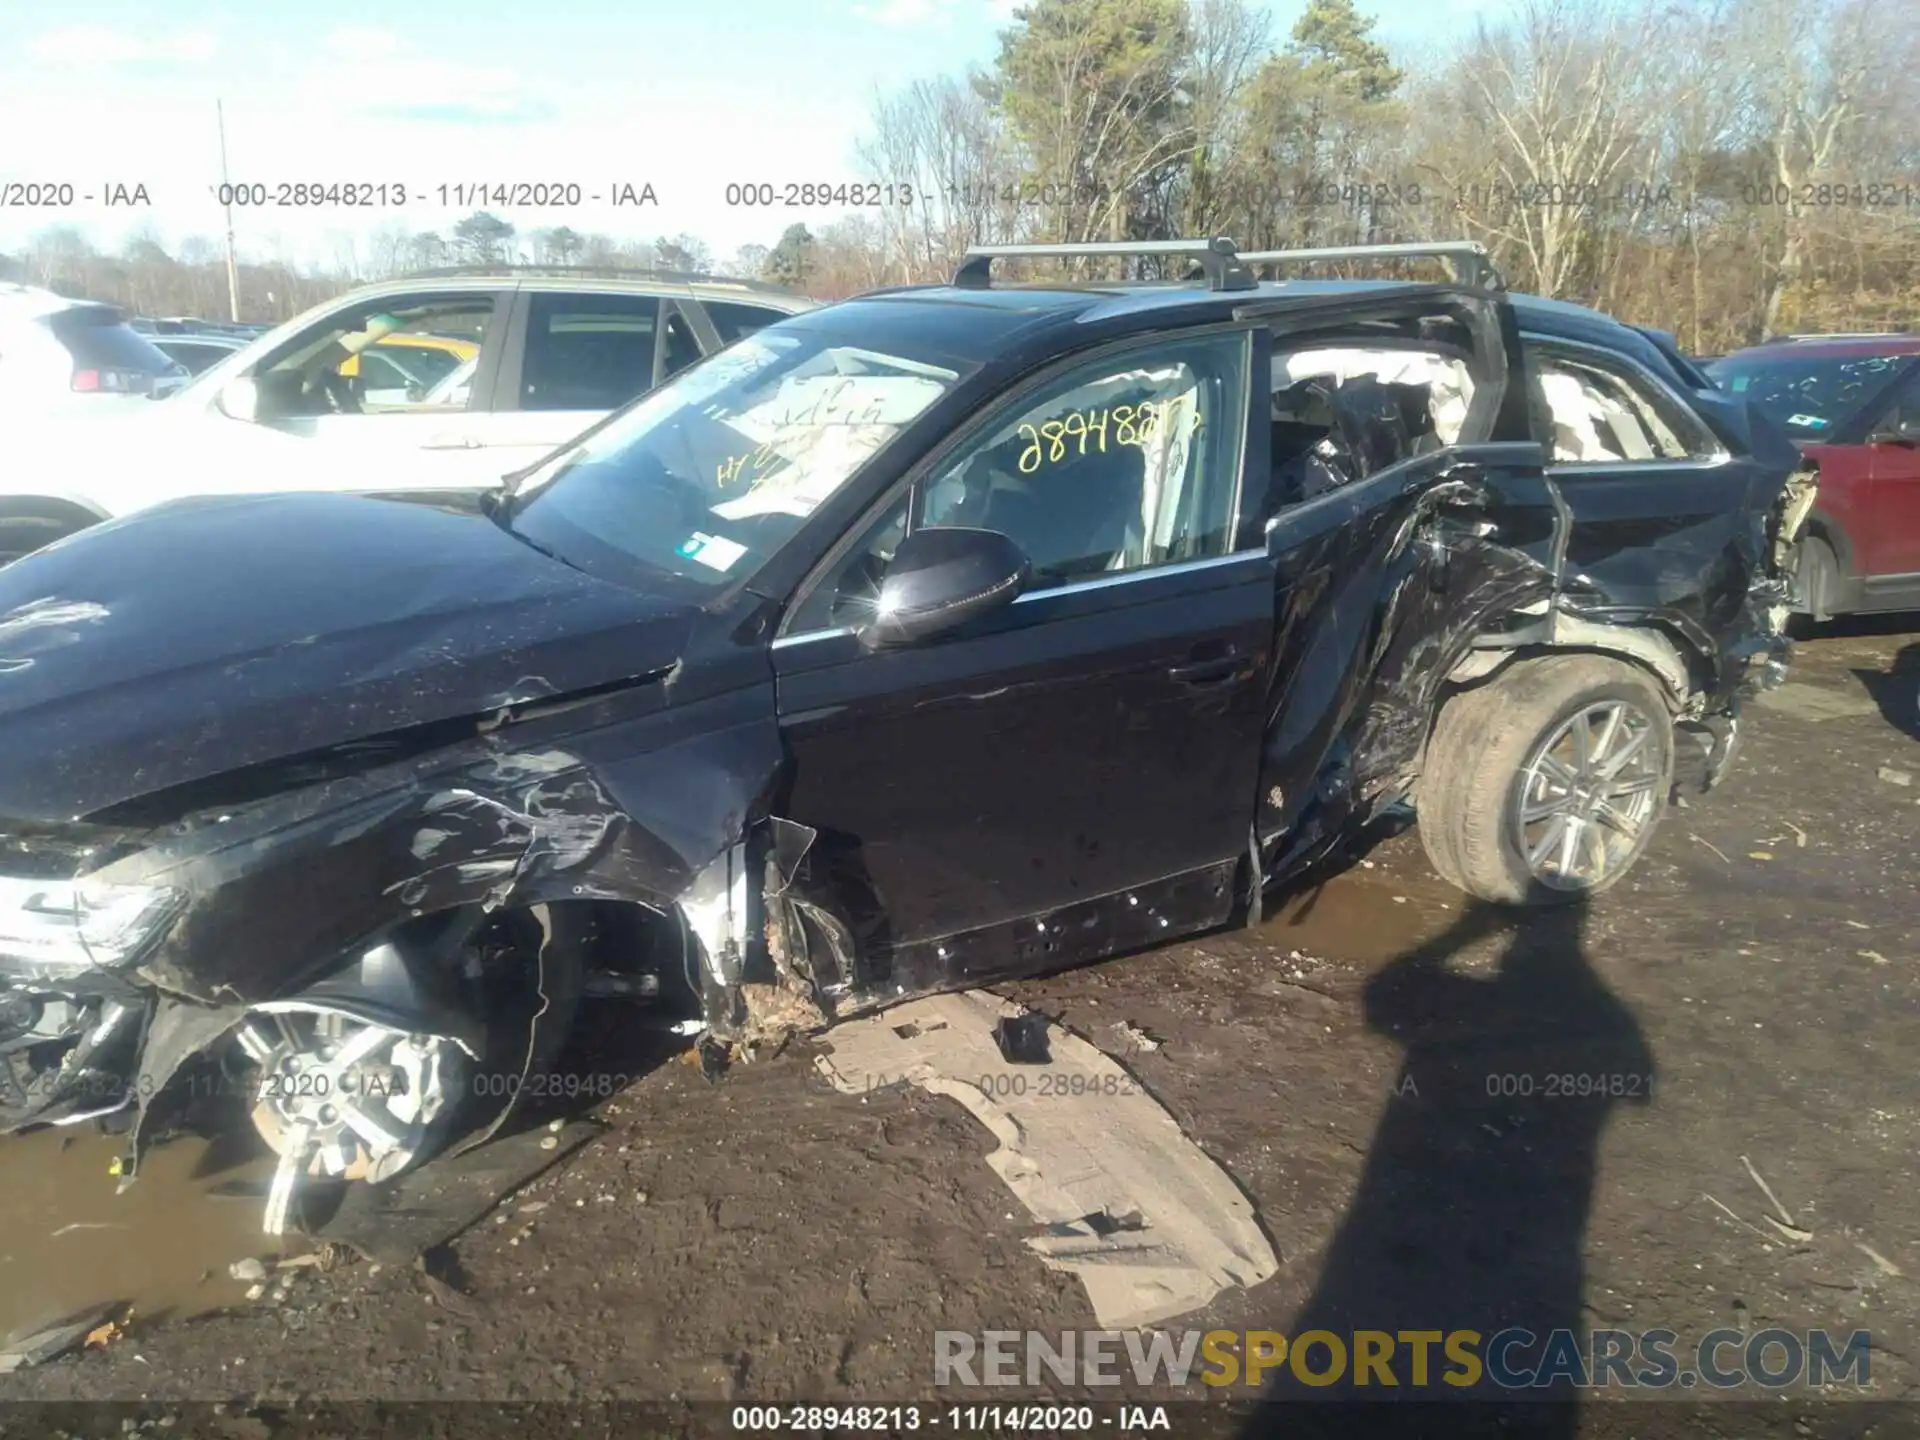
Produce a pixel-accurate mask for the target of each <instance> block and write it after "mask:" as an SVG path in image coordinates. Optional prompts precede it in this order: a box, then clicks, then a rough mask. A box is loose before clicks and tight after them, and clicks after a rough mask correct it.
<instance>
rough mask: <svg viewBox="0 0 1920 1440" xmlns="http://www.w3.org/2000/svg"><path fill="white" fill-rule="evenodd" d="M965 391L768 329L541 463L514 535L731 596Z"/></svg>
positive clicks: (811, 336)
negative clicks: (861, 474)
mask: <svg viewBox="0 0 1920 1440" xmlns="http://www.w3.org/2000/svg"><path fill="white" fill-rule="evenodd" d="M959 379H960V372H959V371H957V370H952V369H944V368H941V367H940V366H937V365H929V364H925V363H922V362H920V361H915V360H908V359H904V358H902V357H900V356H897V355H885V354H881V353H879V352H877V351H873V350H868V349H864V348H862V347H860V346H857V345H852V344H847V343H844V342H843V341H837V340H835V339H834V338H833V337H830V336H827V335H822V334H819V333H816V332H814V331H811V330H806V329H801V330H788V329H785V328H784V327H778V326H776V327H774V328H772V329H768V330H763V331H760V332H759V333H758V334H755V335H753V336H750V337H748V338H747V339H745V340H742V341H740V342H739V343H738V344H735V345H733V346H731V347H729V348H728V349H726V350H723V351H721V352H720V353H719V354H717V355H715V356H713V357H712V358H711V359H708V360H706V361H703V362H702V363H701V364H699V365H696V366H695V367H693V368H692V369H690V370H687V371H686V372H684V373H683V374H681V375H680V376H678V377H676V378H675V379H674V380H672V381H670V382H668V383H667V384H666V385H663V386H661V387H660V388H659V389H658V390H655V391H653V392H652V393H651V394H650V395H648V396H647V397H646V398H645V399H643V400H641V401H640V402H639V403H638V404H636V405H635V406H634V407H633V408H632V409H631V410H629V411H627V412H626V413H625V414H624V415H621V416H620V417H619V418H617V419H616V420H614V421H613V422H612V423H611V424H609V425H607V426H606V428H604V429H602V430H600V431H599V432H597V433H595V434H593V435H592V436H591V437H590V438H588V439H587V440H586V441H584V442H583V443H581V444H580V445H579V446H578V447H576V448H574V449H571V450H564V451H561V452H560V453H558V454H557V455H555V456H554V457H553V458H552V459H550V460H549V461H547V463H546V464H545V465H544V466H543V467H542V468H541V469H539V470H537V471H535V472H533V474H531V475H530V476H529V477H528V478H527V480H526V481H525V482H524V484H523V486H522V488H521V491H520V495H519V497H518V499H517V500H516V502H515V505H514V509H513V513H512V517H511V519H510V520H509V522H508V523H509V525H510V527H511V528H512V529H513V531H514V532H515V533H516V534H519V535H522V536H524V537H525V538H527V539H528V540H531V541H532V542H533V543H534V544H535V545H538V546H539V547H540V548H542V549H544V550H548V551H551V552H552V553H553V554H555V555H558V556H559V557H561V558H562V559H564V560H567V561H568V562H570V563H572V564H574V565H576V566H578V567H579V568H580V569H582V570H586V571H589V572H590V573H596V574H606V575H608V576H609V578H615V579H619V578H623V577H631V576H632V575H633V574H634V573H635V571H636V568H637V569H638V570H639V571H641V572H648V571H651V572H659V571H665V572H668V573H670V574H673V575H677V576H680V577H681V578H683V579H685V580H689V581H692V582H694V583H696V584H699V585H701V586H704V587H717V586H720V585H724V584H728V583H731V582H733V581H735V580H739V579H742V578H744V577H745V576H747V575H749V574H751V573H752V572H753V571H754V570H755V569H757V568H758V567H759V566H760V565H761V564H762V563H764V562H765V560H766V559H767V557H769V556H770V555H772V554H773V552H774V551H775V550H777V549H778V548H779V547H780V546H781V545H782V544H784V543H785V542H786V541H787V540H788V539H789V538H790V537H791V536H792V535H793V534H794V533H795V532H796V531H797V530H799V528H800V526H801V525H802V523H804V521H805V520H806V518H807V517H808V516H809V515H811V514H812V513H813V512H814V510H816V509H817V508H818V507H819V506H820V505H821V504H822V503H823V502H824V501H825V500H826V499H828V497H830V496H831V495H833V494H834V493H835V492H836V491H838V490H839V489H840V487H841V486H843V485H845V484H846V483H847V481H848V480H849V479H850V478H851V477H852V476H853V474H854V473H855V471H857V470H858V469H859V468H860V466H861V465H862V464H864V463H865V462H866V461H867V460H870V459H871V458H872V457H873V456H874V455H876V454H878V453H879V452H880V451H881V450H882V449H883V448H884V447H885V446H886V445H887V444H888V442H890V441H891V440H893V438H894V437H895V436H897V435H898V434H899V433H900V432H901V431H902V430H904V429H905V428H906V427H907V426H908V425H909V424H911V423H912V422H913V420H914V419H915V418H916V417H917V416H919V415H920V414H921V413H922V412H923V411H925V410H926V409H927V407H929V406H930V405H932V404H933V403H934V401H936V400H938V399H939V398H940V397H941V396H942V395H944V394H946V393H947V392H948V391H949V390H951V389H952V388H953V386H954V385H955V384H956V383H957V382H958V381H959Z"/></svg>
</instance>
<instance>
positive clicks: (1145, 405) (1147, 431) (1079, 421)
mask: <svg viewBox="0 0 1920 1440" xmlns="http://www.w3.org/2000/svg"><path fill="white" fill-rule="evenodd" d="M1173 405H1174V402H1173V401H1171V400H1163V401H1160V402H1158V403H1156V402H1154V401H1152V400H1142V401H1141V402H1140V403H1139V404H1138V405H1115V406H1112V407H1110V408H1106V407H1103V408H1101V409H1099V410H1075V411H1072V412H1070V413H1069V414H1067V415H1064V416H1062V417H1061V418H1060V419H1057V420H1046V421H1042V422H1041V423H1040V424H1039V425H1032V424H1029V423H1026V422H1024V421H1023V422H1022V423H1021V424H1020V425H1019V426H1018V427H1016V429H1015V432H1014V433H1015V434H1018V435H1024V436H1027V437H1028V441H1027V444H1026V446H1025V448H1024V449H1022V450H1021V452H1020V462H1019V464H1020V473H1021V474H1022V475H1031V474H1033V473H1034V471H1036V470H1038V469H1039V468H1040V467H1041V466H1042V465H1058V464H1059V463H1060V462H1061V461H1063V460H1065V459H1067V458H1068V456H1072V457H1074V458H1075V459H1078V458H1079V457H1080V456H1082V455H1086V454H1089V453H1097V454H1102V455H1104V454H1105V453H1106V450H1107V441H1108V440H1109V438H1111V440H1112V441H1113V443H1114V444H1115V445H1132V446H1134V447H1136V448H1137V449H1141V450H1145V449H1146V448H1147V447H1148V446H1150V445H1152V444H1154V443H1156V442H1157V441H1158V439H1159V437H1160V428H1161V427H1162V426H1163V425H1165V424H1166V423H1167V422H1168V419H1169V417H1170V416H1171V415H1172V414H1173ZM1189 415H1190V417H1191V420H1190V424H1189V427H1188V430H1187V438H1188V440H1190V441H1191V440H1194V439H1197V438H1198V437H1199V434H1200V412H1199V411H1198V410H1193V411H1190V412H1189ZM1096 442H1097V449H1096V448H1095V446H1096Z"/></svg>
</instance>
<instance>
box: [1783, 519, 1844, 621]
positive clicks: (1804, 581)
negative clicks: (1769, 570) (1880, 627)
mask: <svg viewBox="0 0 1920 1440" xmlns="http://www.w3.org/2000/svg"><path fill="white" fill-rule="evenodd" d="M1839 592H1840V561H1839V559H1838V558H1837V557H1836V556H1835V555H1834V553H1833V547H1832V546H1831V545H1829V544H1828V543H1827V542H1826V541H1824V540H1822V539H1821V538H1820V537H1819V536H1818V535H1809V536H1807V537H1806V538H1805V539H1803V540H1802V541H1801V542H1800V549H1799V554H1798V557H1797V559H1796V560H1795V562H1794V567H1793V609H1794V613H1795V614H1798V615H1804V616H1806V617H1807V618H1808V619H1809V620H1811V621H1813V623H1814V624H1816V625H1824V624H1825V623H1826V622H1827V621H1829V620H1831V619H1832V618H1833V608H1832V607H1833V603H1834V600H1835V598H1836V597H1837V596H1838V595H1839Z"/></svg>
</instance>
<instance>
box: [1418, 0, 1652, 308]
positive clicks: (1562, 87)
mask: <svg viewBox="0 0 1920 1440" xmlns="http://www.w3.org/2000/svg"><path fill="white" fill-rule="evenodd" d="M1667 14H1668V12H1666V11H1662V10H1656V9H1655V8H1654V7H1653V6H1652V5H1651V4H1647V3H1642V0H1628V3H1625V4H1616V3H1611V0H1520V4H1519V6H1518V8H1517V11H1516V15H1515V19H1514V21H1513V23H1512V25H1511V26H1510V27H1507V28H1500V29H1495V28H1491V27H1489V26H1487V25H1486V24H1485V23H1484V22H1483V23H1482V25H1481V27H1480V28H1479V29H1478V31H1477V32H1476V34H1475V36H1474V39H1473V41H1472V42H1471V43H1470V44H1469V45H1468V46H1467V47H1466V48H1465V49H1464V50H1463V51H1462V52H1461V53H1460V54H1459V55H1458V56H1457V57H1456V58H1455V59H1454V60H1453V62H1452V63H1451V64H1450V65H1448V66H1447V67H1446V68H1445V69H1444V70H1443V71H1442V72H1441V73H1440V74H1439V75H1438V76H1437V77H1435V80H1434V82H1433V83H1431V84H1430V85H1428V86H1427V87H1425V91H1424V94H1423V96H1422V99H1421V102H1420V103H1419V105H1417V106H1416V108H1418V109H1420V110H1422V111H1423V112H1424V113H1426V114H1427V115H1429V116H1431V117H1433V121H1434V123H1433V124H1432V126H1431V127H1430V129H1429V133H1428V144H1429V151H1430V158H1429V160H1428V162H1427V169H1428V171H1429V173H1431V174H1433V175H1434V176H1435V177H1436V178H1438V179H1439V181H1440V182H1441V184H1442V186H1443V187H1444V189H1445V190H1446V191H1447V192H1450V193H1451V195H1452V196H1453V197H1455V198H1456V200H1457V201H1458V203H1459V214H1460V217H1461V219H1462V221H1463V222H1464V223H1465V224H1466V225H1467V226H1468V228H1469V229H1471V230H1473V231H1475V232H1477V233H1478V234H1479V235H1480V236H1481V237H1482V238H1484V239H1486V240H1488V241H1490V242H1492V243H1493V244H1495V245H1497V246H1499V247H1500V248H1501V249H1503V250H1504V251H1505V252H1506V253H1508V254H1509V255H1512V256H1515V257H1517V258H1518V259H1519V260H1520V262H1521V263H1522V265H1523V266H1524V268H1525V271H1526V274H1527V275H1528V276H1529V277H1530V280H1531V283H1532V285H1533V287H1534V288H1535V289H1537V290H1538V291H1539V292H1540V293H1541V294H1543V295H1560V294H1564V293H1566V292H1567V291H1568V289H1569V288H1570V287H1571V286H1572V284H1573V282H1574V280H1575V278H1576V276H1577V275H1578V273H1579V269H1580V266H1581V263H1582V261H1583V259H1586V258H1588V256H1587V254H1586V252H1587V251H1588V250H1589V248H1590V245H1591V242H1592V238H1593V235H1592V232H1593V219H1594V216H1595V214H1596V213H1599V212H1603V211H1604V210H1605V209H1607V208H1609V207H1610V206H1611V205H1612V204H1613V203H1614V198H1613V197H1615V196H1616V195H1617V193H1618V189H1619V186H1620V184H1621V182H1622V180H1623V179H1624V178H1625V177H1626V176H1627V175H1629V174H1631V173H1632V169H1633V160H1634V158H1635V156H1636V153H1638V152H1640V151H1641V150H1642V147H1644V146H1646V145H1647V144H1648V143H1649V137H1648V134H1647V132H1646V127H1645V125H1644V123H1643V117H1644V116H1645V115H1646V113H1647V112H1646V110H1645V108H1644V105H1643V103H1642V102H1643V100H1644V99H1646V98H1647V97H1646V91H1647V88H1648V86H1647V81H1648V78H1649V75H1650V73H1651V71H1652V70H1653V68H1654V66H1653V64H1652V63H1650V62H1651V57H1654V56H1657V55H1659V54H1660V51H1661V45H1662V37H1661V33H1660V32H1661V30H1662V28H1663V27H1664V26H1665V25H1666V24H1667Z"/></svg>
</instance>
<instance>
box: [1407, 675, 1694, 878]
mask: <svg viewBox="0 0 1920 1440" xmlns="http://www.w3.org/2000/svg"><path fill="white" fill-rule="evenodd" d="M1672 785H1673V722H1672V718H1671V716H1670V714H1669V712H1668V709H1667V705H1666V699H1665V696H1664V694H1663V693H1662V692H1661V690H1660V688H1659V686H1658V685H1657V684H1656V683H1655V682H1654V681H1653V679H1652V678H1651V677H1650V676H1648V675H1647V674H1646V673H1645V672H1644V671H1642V670H1640V669H1638V668H1636V667H1635V666H1632V665H1629V664H1627V663H1626V662H1624V661H1620V660H1612V659H1607V658H1604V657H1601V656H1596V655H1550V656H1546V657H1543V658H1541V659H1538V660H1522V661H1518V662H1516V663H1514V664H1513V665H1510V666H1509V667H1508V668H1507V669H1506V670H1504V671H1502V672H1501V673H1500V674H1499V675H1498V676H1496V677H1495V678H1494V679H1493V680H1491V681H1489V682H1488V683H1487V684H1485V685H1482V686H1480V687H1479V688H1478V689H1475V690H1470V691H1466V692H1463V693H1462V694H1460V695H1457V696H1455V697H1454V698H1453V699H1452V700H1450V701H1448V702H1447V704H1446V705H1444V706H1443V707H1442V708H1441V711H1440V716H1439V719H1438V720H1437V721H1436V722H1435V725H1434V730H1433V738H1432V740H1431V741H1430V743H1429V745H1428V748H1427V761H1426V765H1425V767H1424V770H1423V772H1422V774H1421V777H1420V788H1419V794H1418V806H1419V814H1420V838H1421V842H1422V844H1423V845H1424V847H1425V849H1426V851H1427V856H1428V858H1429V859H1430V860H1431V861H1432V862H1433V867H1434V869H1435V870H1437V871H1439V873H1440V874H1441V875H1442V876H1443V877H1444V878H1445V879H1447V880H1449V881H1451V882H1452V883H1453V884H1455V885H1457V886H1458V887H1459V888H1460V889H1462V890H1464V891H1466V892H1467V893H1468V894H1470V895H1474V896H1477V897H1478V898H1480V899H1483V900H1492V901H1497V902H1500V903H1503V904H1528V905H1537V904H1557V903H1566V902H1568V901H1573V900H1579V899H1583V898H1584V897H1586V896H1588V895H1594V894H1598V893H1599V892H1600V891H1602V890H1605V889H1606V888H1607V887H1608V886H1610V885H1612V884H1614V883H1615V882H1616V881H1618V880H1619V879H1620V877H1621V876H1622V875H1624V874H1626V872H1627V871H1628V870H1629V869H1630V868H1632V866H1633V864H1634V863H1635V862H1636V861H1637V860H1638V859H1639V858H1640V856H1641V854H1642V853H1643V852H1644V851H1645V849H1646V847H1647V843H1648V842H1649V841H1650V840H1651V839H1652V838H1653V832H1654V829H1655V827H1656V826H1657V825H1658V824H1659V821H1660V817H1661V814H1662V813H1663V811H1664V809H1665V806H1666V801H1667V796H1668V793H1669V791H1670V790H1671V788H1672Z"/></svg>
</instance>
